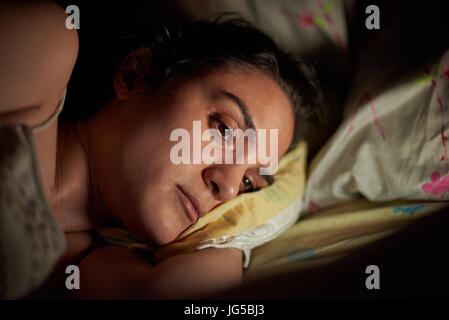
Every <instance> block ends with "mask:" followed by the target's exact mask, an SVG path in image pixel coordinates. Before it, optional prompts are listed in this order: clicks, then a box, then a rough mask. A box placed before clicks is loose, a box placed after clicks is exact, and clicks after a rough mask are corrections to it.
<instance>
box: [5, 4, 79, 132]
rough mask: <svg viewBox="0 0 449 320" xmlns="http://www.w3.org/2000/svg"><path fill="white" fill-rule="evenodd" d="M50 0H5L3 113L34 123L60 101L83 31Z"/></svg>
mask: <svg viewBox="0 0 449 320" xmlns="http://www.w3.org/2000/svg"><path fill="white" fill-rule="evenodd" d="M66 19H67V14H66V13H65V10H64V9H63V8H62V7H60V6H58V5H57V4H55V3H53V2H50V1H2V2H1V3H0V119H2V120H6V121H8V120H10V121H11V122H21V123H26V124H29V125H34V124H37V123H40V122H42V121H43V120H45V119H46V118H47V117H48V116H49V115H50V114H52V112H54V109H55V108H56V106H57V103H58V101H59V99H60V97H61V95H62V92H63V91H64V88H65V87H66V85H67V83H68V81H69V78H70V75H71V73H72V70H73V67H74V65H75V61H76V57H77V54H78V34H77V31H76V30H69V29H67V28H66V26H65V21H66Z"/></svg>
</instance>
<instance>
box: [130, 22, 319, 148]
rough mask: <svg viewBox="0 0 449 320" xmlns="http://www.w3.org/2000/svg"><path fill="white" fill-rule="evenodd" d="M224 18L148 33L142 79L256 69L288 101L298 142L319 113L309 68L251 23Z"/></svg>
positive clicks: (160, 80)
mask: <svg viewBox="0 0 449 320" xmlns="http://www.w3.org/2000/svg"><path fill="white" fill-rule="evenodd" d="M222 19H223V17H220V18H218V19H216V20H214V21H212V22H207V21H194V22H185V23H178V24H172V25H166V26H164V27H162V28H160V29H157V30H156V31H155V32H154V33H152V34H150V35H147V36H146V37H145V38H144V39H143V43H142V44H141V47H143V48H147V49H149V50H148V51H149V52H150V55H149V59H148V60H149V65H148V67H149V68H148V69H149V70H150V72H147V73H146V74H144V75H143V79H144V80H145V81H147V82H148V84H150V85H152V86H160V85H163V84H165V83H167V82H168V81H174V80H179V79H183V78H184V77H186V76H191V75H193V74H197V73H199V72H201V71H204V70H205V69H206V70H207V68H210V67H220V66H230V67H237V68H245V67H254V68H257V69H259V70H261V71H263V72H265V73H267V74H268V75H269V76H271V77H272V78H273V79H274V80H275V81H276V82H277V83H278V84H279V86H280V87H281V88H282V89H283V90H284V91H285V93H286V94H287V96H288V97H289V99H290V101H291V103H292V106H293V109H294V112H295V114H296V115H297V116H296V121H295V122H296V130H295V137H294V142H297V141H298V140H299V139H301V138H302V135H303V133H304V128H305V125H306V123H307V119H308V118H309V116H311V115H312V114H318V115H320V112H322V111H321V107H320V106H321V93H320V89H319V86H318V83H317V81H316V80H315V78H314V77H313V75H312V70H311V69H310V68H309V67H307V66H306V65H305V63H303V62H302V61H301V60H299V59H297V58H295V57H294V56H293V55H291V54H287V53H285V52H284V51H282V50H281V49H280V48H279V47H278V46H277V45H276V44H275V42H274V41H273V40H272V39H271V38H270V37H269V36H267V35H266V34H264V33H263V32H261V31H259V30H258V29H256V28H255V27H254V26H253V25H252V24H251V23H249V22H247V21H245V20H243V19H241V18H233V19H228V20H225V21H221V20H222ZM126 78H128V79H132V78H133V76H132V75H128V76H127V77H126ZM130 81H132V80H130ZM129 85H131V86H132V83H131V84H129ZM292 145H294V143H293V144H292Z"/></svg>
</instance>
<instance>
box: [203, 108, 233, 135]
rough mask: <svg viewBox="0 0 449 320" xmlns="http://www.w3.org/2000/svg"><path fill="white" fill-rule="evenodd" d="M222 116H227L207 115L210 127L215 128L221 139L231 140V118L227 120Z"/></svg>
mask: <svg viewBox="0 0 449 320" xmlns="http://www.w3.org/2000/svg"><path fill="white" fill-rule="evenodd" d="M223 118H227V116H225V115H222V114H212V115H211V116H209V122H210V127H211V128H214V129H217V130H218V132H220V135H221V137H222V138H223V139H230V140H229V141H232V140H231V139H232V130H233V127H234V125H233V124H234V122H233V121H232V119H229V121H227V120H223ZM226 130H228V131H229V132H228V133H227V132H226Z"/></svg>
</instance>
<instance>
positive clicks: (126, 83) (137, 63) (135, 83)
mask: <svg viewBox="0 0 449 320" xmlns="http://www.w3.org/2000/svg"><path fill="white" fill-rule="evenodd" d="M150 59H151V52H150V50H149V49H148V48H144V47H140V48H138V49H136V50H134V51H132V52H131V53H130V54H129V55H128V56H127V57H126V58H125V60H124V61H123V63H122V65H121V66H120V68H119V70H118V71H117V73H116V74H115V76H114V90H115V94H116V96H117V98H118V99H120V100H126V98H127V97H128V95H129V94H131V93H135V92H138V91H140V92H141V91H143V90H145V89H147V85H146V84H145V83H144V81H143V79H144V78H145V77H147V76H148V75H149V74H150V67H149V66H150Z"/></svg>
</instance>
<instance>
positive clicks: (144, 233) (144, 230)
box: [133, 220, 181, 246]
mask: <svg viewBox="0 0 449 320" xmlns="http://www.w3.org/2000/svg"><path fill="white" fill-rule="evenodd" d="M175 227H176V225H171V224H166V223H164V222H163V221H160V222H159V223H155V222H154V221H142V220H141V221H136V223H135V224H134V228H133V229H134V230H135V231H133V232H134V233H135V234H136V236H138V237H139V238H141V239H142V240H144V241H145V242H146V243H147V244H149V245H151V246H163V245H166V244H168V243H170V242H173V241H174V240H175V239H176V237H177V236H178V235H179V234H180V233H181V232H180V231H179V230H176V228H175Z"/></svg>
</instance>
